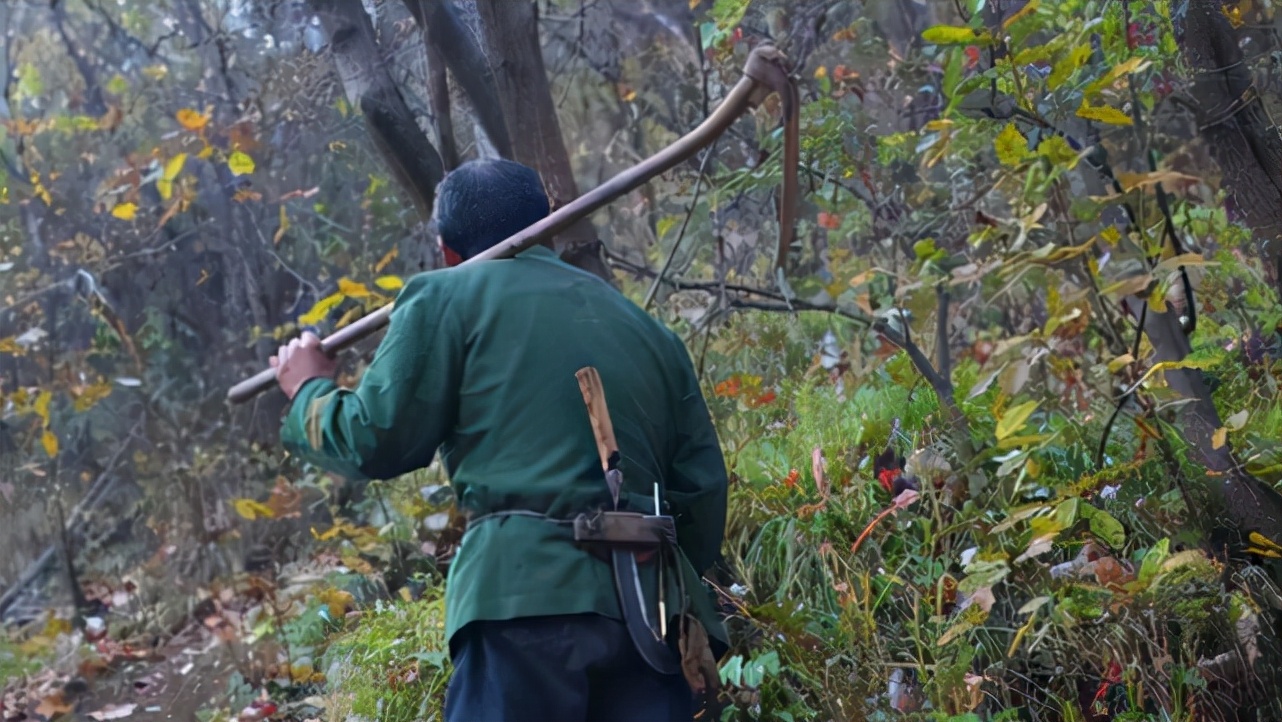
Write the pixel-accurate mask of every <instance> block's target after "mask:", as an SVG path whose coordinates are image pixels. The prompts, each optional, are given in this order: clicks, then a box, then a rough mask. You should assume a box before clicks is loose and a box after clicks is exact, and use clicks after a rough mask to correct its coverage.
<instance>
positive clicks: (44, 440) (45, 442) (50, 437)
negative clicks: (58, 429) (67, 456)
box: [40, 429, 58, 457]
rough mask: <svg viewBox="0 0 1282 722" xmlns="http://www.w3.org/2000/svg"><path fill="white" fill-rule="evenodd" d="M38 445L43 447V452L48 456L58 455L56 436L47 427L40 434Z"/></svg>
mask: <svg viewBox="0 0 1282 722" xmlns="http://www.w3.org/2000/svg"><path fill="white" fill-rule="evenodd" d="M40 445H41V446H43V447H45V453H46V454H48V455H49V456H50V457H54V456H57V455H58V437H57V436H55V435H54V433H53V432H52V431H50V430H48V429H45V432H44V433H43V434H41V435H40Z"/></svg>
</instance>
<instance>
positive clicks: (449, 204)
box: [434, 159, 549, 260]
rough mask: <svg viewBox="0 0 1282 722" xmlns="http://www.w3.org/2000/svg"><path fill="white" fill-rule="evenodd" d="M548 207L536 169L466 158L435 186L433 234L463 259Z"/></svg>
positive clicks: (539, 217)
mask: <svg viewBox="0 0 1282 722" xmlns="http://www.w3.org/2000/svg"><path fill="white" fill-rule="evenodd" d="M548 212H549V203H548V197H547V194H546V193H544V192H543V182H542V181H541V180H540V179H539V174H538V173H536V172H535V171H534V169H532V168H528V167H526V166H524V165H521V164H520V163H514V162H512V161H510V160H502V159H484V160H473V161H468V162H467V163H464V164H463V165H461V166H459V167H458V168H455V169H454V170H453V171H451V172H450V173H449V174H447V175H446V176H445V180H443V181H441V184H440V185H439V186H437V188H436V209H435V213H434V215H435V220H436V230H437V233H439V234H440V236H441V241H442V242H444V243H445V246H446V247H447V248H449V249H450V250H452V251H454V252H455V253H457V254H458V255H459V256H460V257H462V258H463V259H464V260H467V259H469V258H471V257H472V256H475V255H477V254H479V253H481V252H482V251H485V250H488V249H489V248H491V247H493V246H495V245H496V244H498V243H499V242H501V241H503V240H504V239H506V238H508V237H510V236H513V235H515V234H516V233H517V232H518V231H521V230H524V229H525V228H526V227H527V226H531V225H533V224H535V223H537V222H539V221H541V220H543V219H544V218H545V217H546V216H547V215H548Z"/></svg>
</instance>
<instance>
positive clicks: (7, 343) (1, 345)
mask: <svg viewBox="0 0 1282 722" xmlns="http://www.w3.org/2000/svg"><path fill="white" fill-rule="evenodd" d="M23 351H24V349H23V348H22V347H21V346H19V345H18V342H17V341H16V340H14V338H13V336H8V337H5V338H0V353H7V354H12V355H14V356H21V355H22V353H23Z"/></svg>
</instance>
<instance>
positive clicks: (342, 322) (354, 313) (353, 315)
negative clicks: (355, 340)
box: [334, 306, 365, 328]
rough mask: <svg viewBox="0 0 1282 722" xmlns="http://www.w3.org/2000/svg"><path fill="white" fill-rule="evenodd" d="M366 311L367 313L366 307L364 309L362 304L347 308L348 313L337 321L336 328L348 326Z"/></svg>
mask: <svg viewBox="0 0 1282 722" xmlns="http://www.w3.org/2000/svg"><path fill="white" fill-rule="evenodd" d="M364 313H365V311H364V309H362V308H361V307H360V306H352V307H351V308H349V309H347V312H346V313H344V314H343V315H342V316H340V317H339V319H338V321H337V322H335V323H334V328H343V327H344V326H347V325H348V324H350V323H352V322H353V321H355V320H356V319H358V318H360V317H361V316H363V315H364Z"/></svg>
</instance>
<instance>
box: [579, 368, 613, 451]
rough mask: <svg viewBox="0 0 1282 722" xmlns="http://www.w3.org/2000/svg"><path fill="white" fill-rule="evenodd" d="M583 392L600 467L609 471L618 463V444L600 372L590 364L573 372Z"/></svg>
mask: <svg viewBox="0 0 1282 722" xmlns="http://www.w3.org/2000/svg"><path fill="white" fill-rule="evenodd" d="M574 376H575V378H577V379H578V380H579V390H580V391H582V392H583V403H584V404H586V405H587V407H588V418H589V419H591V420H592V435H593V436H595V437H596V448H597V452H598V453H599V454H600V455H601V469H602V470H604V471H610V470H611V469H613V468H615V467H616V466H617V465H618V463H619V444H618V442H617V441H615V440H614V424H612V423H611V422H610V409H609V407H607V406H606V404H605V387H604V386H603V385H602V384H601V374H600V373H598V372H597V370H596V369H595V368H593V367H591V366H588V367H585V368H582V369H579V371H578V372H577V373H575V374H574Z"/></svg>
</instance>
